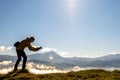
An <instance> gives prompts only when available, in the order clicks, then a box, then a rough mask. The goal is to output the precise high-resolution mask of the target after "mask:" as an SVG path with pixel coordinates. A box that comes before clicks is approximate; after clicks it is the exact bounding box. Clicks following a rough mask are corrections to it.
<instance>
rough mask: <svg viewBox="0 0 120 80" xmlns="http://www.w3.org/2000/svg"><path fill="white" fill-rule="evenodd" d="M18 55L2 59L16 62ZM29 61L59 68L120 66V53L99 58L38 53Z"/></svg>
mask: <svg viewBox="0 0 120 80" xmlns="http://www.w3.org/2000/svg"><path fill="white" fill-rule="evenodd" d="M16 59H17V57H16V56H9V55H0V61H4V60H11V61H13V62H15V61H16ZM28 61H29V62H34V63H38V64H46V65H50V66H56V67H58V68H61V69H63V68H71V67H74V66H80V67H120V54H116V55H106V56H102V57H98V58H82V57H71V58H65V57H61V56H60V55H58V54H57V53H56V52H53V51H50V52H47V53H36V54H32V55H28Z"/></svg>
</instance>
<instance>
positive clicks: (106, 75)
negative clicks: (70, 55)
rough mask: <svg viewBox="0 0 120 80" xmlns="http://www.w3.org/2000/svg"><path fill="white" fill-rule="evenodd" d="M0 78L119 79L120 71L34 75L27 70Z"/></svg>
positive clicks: (54, 79) (85, 71)
mask: <svg viewBox="0 0 120 80" xmlns="http://www.w3.org/2000/svg"><path fill="white" fill-rule="evenodd" d="M0 80H120V71H118V70H115V71H112V72H110V71H105V70H101V69H92V70H84V71H78V72H69V73H53V74H39V75H35V74H32V73H29V72H28V71H27V70H25V71H23V72H21V71H17V72H10V73H8V74H5V75H0Z"/></svg>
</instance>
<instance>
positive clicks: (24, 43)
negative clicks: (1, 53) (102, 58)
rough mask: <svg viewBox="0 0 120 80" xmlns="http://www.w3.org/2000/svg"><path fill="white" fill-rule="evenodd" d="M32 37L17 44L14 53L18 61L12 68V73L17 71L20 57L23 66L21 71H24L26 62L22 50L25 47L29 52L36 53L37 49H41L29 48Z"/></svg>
mask: <svg viewBox="0 0 120 80" xmlns="http://www.w3.org/2000/svg"><path fill="white" fill-rule="evenodd" d="M34 40H35V39H34V37H30V38H26V39H25V40H23V41H21V42H19V43H17V46H16V52H17V56H18V59H17V61H16V64H15V66H14V71H16V70H17V67H18V65H19V63H20V61H21V57H23V65H22V70H24V69H25V68H26V62H27V56H26V54H25V52H24V49H25V48H26V47H28V48H29V49H30V50H31V51H38V50H39V49H42V47H37V48H35V47H32V46H31V43H32V42H33V41H34Z"/></svg>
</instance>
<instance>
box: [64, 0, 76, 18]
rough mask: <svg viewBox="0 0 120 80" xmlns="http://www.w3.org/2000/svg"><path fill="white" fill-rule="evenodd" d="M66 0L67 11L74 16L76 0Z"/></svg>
mask: <svg viewBox="0 0 120 80" xmlns="http://www.w3.org/2000/svg"><path fill="white" fill-rule="evenodd" d="M66 1H67V2H66V3H67V4H66V6H67V10H68V13H69V15H70V16H71V17H74V16H75V13H76V9H77V0H66Z"/></svg>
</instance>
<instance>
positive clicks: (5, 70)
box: [0, 67, 13, 74]
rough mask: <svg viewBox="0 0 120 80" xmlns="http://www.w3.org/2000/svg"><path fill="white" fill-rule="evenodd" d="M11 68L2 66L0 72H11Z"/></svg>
mask: <svg viewBox="0 0 120 80" xmlns="http://www.w3.org/2000/svg"><path fill="white" fill-rule="evenodd" d="M12 70H13V68H12V67H10V68H3V69H0V74H7V73H8V72H11V71H12Z"/></svg>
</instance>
